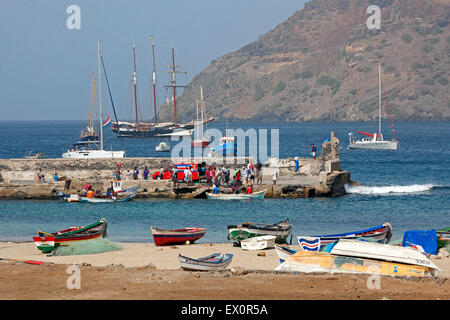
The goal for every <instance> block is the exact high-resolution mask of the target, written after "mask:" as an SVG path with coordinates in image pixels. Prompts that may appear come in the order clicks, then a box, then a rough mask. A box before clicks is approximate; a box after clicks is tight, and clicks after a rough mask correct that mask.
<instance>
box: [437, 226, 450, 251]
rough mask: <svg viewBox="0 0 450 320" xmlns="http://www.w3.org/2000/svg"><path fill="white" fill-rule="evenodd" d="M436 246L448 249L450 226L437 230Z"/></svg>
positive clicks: (449, 246) (449, 247) (449, 248)
mask: <svg viewBox="0 0 450 320" xmlns="http://www.w3.org/2000/svg"><path fill="white" fill-rule="evenodd" d="M436 233H437V238H438V248H439V249H440V248H446V249H447V250H450V228H447V229H441V230H437V231H436Z"/></svg>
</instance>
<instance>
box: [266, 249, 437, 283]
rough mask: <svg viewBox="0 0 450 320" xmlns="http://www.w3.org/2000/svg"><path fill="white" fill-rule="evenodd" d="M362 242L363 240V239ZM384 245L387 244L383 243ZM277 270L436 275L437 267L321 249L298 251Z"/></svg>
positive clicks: (418, 275)
mask: <svg viewBox="0 0 450 320" xmlns="http://www.w3.org/2000/svg"><path fill="white" fill-rule="evenodd" d="M361 242H362V241H361ZM382 246H387V245H385V244H382ZM275 270H277V271H287V272H305V273H317V272H320V273H322V272H326V273H350V274H380V275H389V276H407V277H426V276H435V275H436V269H433V268H430V267H425V266H421V265H411V264H405V263H400V262H391V261H383V260H375V259H368V258H361V257H349V256H341V255H335V254H331V253H328V252H321V251H301V250H300V251H297V252H296V253H295V254H293V255H292V256H290V257H289V258H288V259H287V260H286V261H285V262H283V263H281V264H280V265H279V266H278V267H276V268H275Z"/></svg>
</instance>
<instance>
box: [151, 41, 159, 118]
mask: <svg viewBox="0 0 450 320" xmlns="http://www.w3.org/2000/svg"><path fill="white" fill-rule="evenodd" d="M152 52H153V109H154V111H155V126H157V125H158V117H157V115H156V66H155V40H154V39H153V37H152Z"/></svg>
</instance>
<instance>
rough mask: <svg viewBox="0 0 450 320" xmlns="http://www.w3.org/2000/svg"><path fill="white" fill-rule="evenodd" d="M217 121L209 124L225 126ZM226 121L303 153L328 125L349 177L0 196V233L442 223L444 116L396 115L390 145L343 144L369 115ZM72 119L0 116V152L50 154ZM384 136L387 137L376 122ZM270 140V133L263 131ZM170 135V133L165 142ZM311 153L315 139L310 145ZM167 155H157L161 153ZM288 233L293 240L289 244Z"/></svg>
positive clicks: (448, 171)
mask: <svg viewBox="0 0 450 320" xmlns="http://www.w3.org/2000/svg"><path fill="white" fill-rule="evenodd" d="M225 126H226V125H225V123H221V122H217V123H212V124H210V125H209V128H218V129H221V130H222V131H223V132H224V131H225ZM228 127H229V128H233V129H237V128H242V129H244V130H247V129H250V128H254V129H256V130H257V131H258V130H259V129H268V131H269V132H270V129H278V130H279V141H280V144H279V156H280V158H285V157H294V156H299V157H308V156H309V151H310V145H309V143H310V142H314V143H316V144H318V145H320V144H321V142H322V141H323V139H324V138H325V137H329V135H330V131H334V132H335V135H336V136H337V137H338V138H339V139H340V141H341V151H340V152H341V166H342V168H343V169H345V170H347V171H350V172H351V177H352V179H353V180H355V181H358V182H359V183H361V184H363V186H360V187H349V188H348V189H347V191H348V194H347V195H345V196H342V197H333V198H328V197H321V198H309V199H263V200H253V201H236V202H234V201H231V202H228V201H227V202H221V201H208V200H203V199H198V200H196V199H194V200H136V201H132V202H129V203H117V204H81V203H65V202H61V201H34V200H26V201H23V200H3V201H0V240H1V241H30V240H31V238H32V236H34V235H35V233H36V231H37V230H43V231H48V232H54V231H58V230H61V229H64V228H66V227H69V226H74V225H86V224H89V223H92V222H94V221H96V220H98V219H100V218H102V217H104V218H106V219H107V220H108V222H109V225H108V235H109V239H110V240H111V241H130V242H152V241H153V240H152V236H151V233H150V226H151V225H153V226H156V227H160V228H171V229H175V228H182V227H188V226H199V227H206V228H207V233H206V235H205V236H204V237H203V238H202V239H201V240H200V241H199V243H206V242H227V241H228V240H227V238H226V233H227V228H226V227H227V225H229V224H239V223H241V222H245V221H251V222H262V223H275V222H278V221H280V220H283V219H285V218H289V219H290V221H291V223H292V225H293V234H294V235H320V234H328V233H335V232H346V231H354V230H358V229H363V228H368V227H372V226H376V225H379V224H382V223H384V222H390V223H391V225H392V227H393V240H394V241H401V239H402V237H403V232H404V231H406V230H426V229H439V228H444V227H450V123H449V122H420V123H419V122H399V123H395V129H396V133H397V137H398V140H399V142H400V143H399V149H398V150H397V151H367V150H348V149H347V146H348V133H349V132H353V133H356V131H357V130H362V131H366V132H374V131H376V130H377V123H374V122H361V123H353V122H352V123H332V122H327V123H261V122H257V123H252V122H243V123H229V124H228ZM81 128H82V124H81V123H80V122H75V121H72V122H67V121H36V122H0V158H17V157H23V156H24V154H25V152H26V151H28V150H38V151H40V152H44V153H46V155H47V157H60V156H61V153H62V152H64V151H65V150H67V148H69V147H70V144H71V143H72V142H74V141H75V140H76V139H77V137H78V135H79V132H80V129H81ZM383 132H384V135H385V138H386V139H390V138H392V132H391V128H390V124H389V123H387V122H386V123H383ZM105 136H106V138H105V146H106V147H107V148H108V147H109V146H112V147H113V148H114V149H125V150H126V153H127V156H128V157H140V156H150V157H156V156H162V155H161V154H160V153H157V152H155V151H154V148H155V145H156V143H157V140H156V139H119V138H117V137H115V136H114V135H113V134H112V133H111V131H110V130H106V132H105ZM269 141H270V137H269ZM175 143H176V142H171V144H172V146H173V145H174V144H175ZM319 152H320V148H319ZM164 156H167V154H164ZM294 242H295V241H294V240H293V243H294Z"/></svg>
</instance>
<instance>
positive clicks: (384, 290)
mask: <svg viewBox="0 0 450 320" xmlns="http://www.w3.org/2000/svg"><path fill="white" fill-rule="evenodd" d="M120 245H121V246H122V250H117V251H110V252H105V253H99V254H90V255H73V256H47V255H45V254H43V253H41V252H40V251H39V250H37V249H36V248H35V246H34V244H33V243H32V242H24V243H12V242H2V243H0V258H1V259H2V260H0V282H1V283H2V290H1V291H0V299H152V300H153V299H164V300H167V299H169V300H171V299H176V300H179V299H194V300H196V299H201V300H216V299H220V300H222V299H225V300H227V299H237V300H239V299H252V300H259V299H261V300H266V299H274V300H290V299H296V300H298V299H327V300H328V299H333V300H334V299H339V300H340V299H450V284H449V282H448V281H447V279H448V278H449V277H450V259H449V258H441V259H433V261H434V262H435V263H436V264H437V265H438V266H439V268H441V271H440V272H439V274H438V277H437V278H419V279H414V278H410V279H407V278H392V277H382V278H381V282H380V288H379V289H370V288H369V287H368V285H367V283H368V282H367V281H368V277H369V276H368V275H339V274H314V275H312V274H284V273H275V272H273V269H274V268H275V267H276V266H277V265H278V264H279V262H278V258H277V254H276V252H275V250H274V249H268V250H264V251H245V250H243V249H242V248H240V247H233V245H232V244H231V243H212V244H191V245H177V246H168V247H156V246H155V245H154V244H153V243H120ZM292 247H295V246H292ZM214 252H227V253H232V254H234V258H233V261H232V263H231V264H230V265H229V266H228V268H227V270H225V271H220V272H219V271H216V272H188V271H183V270H182V269H181V268H180V266H179V262H178V254H179V253H181V254H183V255H186V256H192V257H201V256H206V255H209V254H211V253H214ZM261 252H263V253H264V255H263V256H261ZM258 254H259V255H258ZM28 260H34V261H42V262H44V263H43V264H40V265H33V264H28V263H26V262H25V261H28ZM73 264H76V265H78V266H79V268H80V275H81V288H80V289H72V290H70V289H68V287H67V284H66V282H67V279H68V278H69V277H70V275H71V274H70V273H67V268H68V267H69V266H70V265H73ZM192 288H195V290H192ZM42 293H45V294H44V295H43V294H42Z"/></svg>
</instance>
